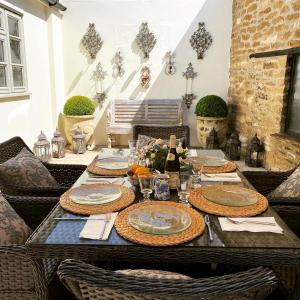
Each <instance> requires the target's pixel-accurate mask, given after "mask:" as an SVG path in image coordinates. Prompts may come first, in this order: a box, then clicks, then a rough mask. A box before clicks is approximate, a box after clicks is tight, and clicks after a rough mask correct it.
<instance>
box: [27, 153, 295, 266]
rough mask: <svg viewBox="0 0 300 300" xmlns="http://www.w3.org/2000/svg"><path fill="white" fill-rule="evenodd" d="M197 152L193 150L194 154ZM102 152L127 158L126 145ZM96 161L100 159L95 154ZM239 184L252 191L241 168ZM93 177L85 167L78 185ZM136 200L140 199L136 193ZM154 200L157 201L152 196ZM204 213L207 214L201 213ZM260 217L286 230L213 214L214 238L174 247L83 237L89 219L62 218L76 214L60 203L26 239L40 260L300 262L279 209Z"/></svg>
mask: <svg viewBox="0 0 300 300" xmlns="http://www.w3.org/2000/svg"><path fill="white" fill-rule="evenodd" d="M195 151H196V150H194V153H195ZM101 152H105V153H111V154H112V155H121V156H124V155H125V154H126V153H127V152H128V150H127V149H113V148H111V149H104V148H103V149H101V150H100V153H101ZM197 155H200V156H201V155H210V156H219V157H224V154H223V152H222V151H221V150H197ZM95 159H96V158H95ZM237 172H238V175H239V176H240V177H241V182H235V183H232V182H230V184H231V185H232V184H234V185H240V186H242V187H246V188H249V189H254V188H253V187H252V186H251V184H250V183H249V182H248V181H247V179H246V178H245V177H244V176H243V174H242V172H240V171H239V170H237ZM89 177H90V174H89V172H88V171H85V172H84V173H83V174H82V176H81V177H80V178H79V179H78V181H77V182H76V183H75V185H74V187H76V186H80V185H81V184H83V183H84V182H86V180H87V178H89ZM201 184H203V185H211V184H224V185H226V184H229V183H228V182H225V181H224V182H204V181H203V182H201ZM135 195H136V198H135V202H136V203H137V202H139V201H140V199H141V198H142V195H141V193H140V192H139V191H138V190H136V191H135ZM152 200H153V201H154V199H152ZM170 201H178V196H177V193H171V200H170ZM198 212H199V214H202V215H203V216H204V215H205V213H203V212H201V211H198ZM260 216H262V217H274V218H275V220H276V222H277V223H278V225H279V226H280V227H281V228H282V229H283V233H282V234H278V233H270V232H247V231H240V232H230V231H222V229H221V226H220V223H219V220H218V216H215V215H209V218H210V223H211V232H212V238H213V239H212V240H211V239H210V238H209V233H208V229H207V227H206V229H205V231H204V233H203V234H202V235H200V236H199V237H196V238H195V239H194V240H192V241H190V242H186V243H184V244H180V245H174V246H144V245H140V244H136V243H133V242H130V241H128V240H126V239H124V238H122V237H121V236H120V235H119V234H118V233H117V231H116V229H115V228H113V229H112V231H111V232H110V235H109V238H108V239H107V240H91V239H83V238H80V232H81V231H82V229H83V227H84V225H85V223H86V220H84V219H83V220H76V221H74V220H59V219H57V218H61V217H66V218H69V217H78V215H76V214H73V213H71V212H68V211H66V210H64V209H63V208H62V207H61V205H60V204H57V205H56V207H55V208H54V209H53V210H52V211H51V212H50V214H49V215H48V216H47V217H46V218H45V220H44V221H43V222H42V223H41V224H40V225H39V226H38V228H36V230H35V231H34V232H33V234H32V235H31V237H30V238H29V239H28V241H27V243H26V248H27V252H28V254H29V255H30V256H31V257H32V258H33V259H36V260H41V259H45V258H55V259H59V260H63V259H70V258H72V259H79V260H88V261H100V262H135V263H152V264H155V265H156V266H158V267H159V264H160V263H162V262H163V263H175V264H181V263H184V264H188V263H190V264H195V263H216V264H218V263H222V264H238V265H251V266H261V265H264V266H299V267H300V240H299V238H298V237H297V236H296V235H295V234H294V233H293V232H292V231H291V230H290V229H289V227H288V226H287V225H286V224H285V223H284V221H283V220H282V219H281V218H280V217H279V216H278V214H277V213H276V212H275V210H274V209H273V208H272V207H271V206H269V207H268V208H267V210H266V211H265V212H263V213H262V214H261V215H260Z"/></svg>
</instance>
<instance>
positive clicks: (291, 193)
mask: <svg viewBox="0 0 300 300" xmlns="http://www.w3.org/2000/svg"><path fill="white" fill-rule="evenodd" d="M268 197H270V198H272V197H273V198H275V197H291V198H299V197H300V166H299V167H298V168H297V169H296V170H295V171H294V172H293V173H292V174H291V175H290V176H289V177H288V179H286V180H285V181H284V182H282V183H281V184H280V185H279V186H278V187H277V188H276V189H275V190H274V191H272V192H271V193H270V194H269V195H268Z"/></svg>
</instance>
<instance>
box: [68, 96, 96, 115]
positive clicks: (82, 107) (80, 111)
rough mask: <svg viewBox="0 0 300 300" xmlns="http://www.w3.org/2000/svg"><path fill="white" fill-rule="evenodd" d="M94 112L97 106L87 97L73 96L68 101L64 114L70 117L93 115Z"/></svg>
mask: <svg viewBox="0 0 300 300" xmlns="http://www.w3.org/2000/svg"><path fill="white" fill-rule="evenodd" d="M94 111H95V104H94V103H93V101H92V100H91V99H90V98H88V97H85V96H73V97H71V98H69V99H68V100H67V102H66V103H65V106H64V114H65V115H68V116H86V115H92V114H93V113H94Z"/></svg>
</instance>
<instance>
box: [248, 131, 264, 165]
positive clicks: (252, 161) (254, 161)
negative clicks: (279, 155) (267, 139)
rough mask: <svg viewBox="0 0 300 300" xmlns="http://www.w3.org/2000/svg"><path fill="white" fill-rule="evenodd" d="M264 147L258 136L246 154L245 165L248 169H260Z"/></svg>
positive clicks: (254, 138)
mask: <svg viewBox="0 0 300 300" xmlns="http://www.w3.org/2000/svg"><path fill="white" fill-rule="evenodd" d="M263 150H264V148H263V145H262V143H261V141H260V140H259V138H258V137H257V135H256V134H255V136H254V137H253V138H252V139H251V141H250V143H249V145H248V147H247V152H246V159H245V163H246V165H247V166H248V167H260V166H261V165H262V153H263Z"/></svg>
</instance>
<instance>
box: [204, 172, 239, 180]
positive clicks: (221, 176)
mask: <svg viewBox="0 0 300 300" xmlns="http://www.w3.org/2000/svg"><path fill="white" fill-rule="evenodd" d="M201 180H202V181H230V182H241V181H242V180H241V178H240V177H239V175H238V174H237V173H236V172H234V173H217V174H204V173H202V174H201Z"/></svg>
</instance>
